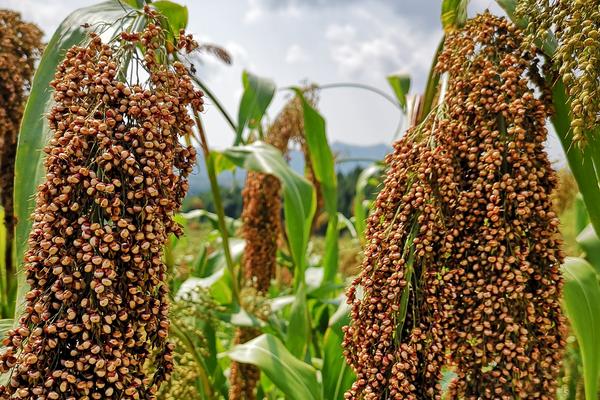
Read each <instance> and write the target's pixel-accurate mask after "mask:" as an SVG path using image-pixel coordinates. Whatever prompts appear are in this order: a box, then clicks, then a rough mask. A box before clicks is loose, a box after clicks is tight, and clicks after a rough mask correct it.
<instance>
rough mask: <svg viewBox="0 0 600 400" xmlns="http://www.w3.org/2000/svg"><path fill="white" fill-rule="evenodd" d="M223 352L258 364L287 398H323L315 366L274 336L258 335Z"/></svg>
mask: <svg viewBox="0 0 600 400" xmlns="http://www.w3.org/2000/svg"><path fill="white" fill-rule="evenodd" d="M227 355H228V356H229V358H231V359H232V360H234V361H237V362H241V363H245V364H253V365H256V366H257V367H259V368H260V370H261V371H262V372H263V373H264V374H265V375H267V377H268V378H269V379H270V380H271V381H272V382H273V383H274V384H275V386H277V388H279V390H281V391H282V392H283V393H284V394H285V396H286V398H287V399H291V400H321V399H323V397H322V396H321V384H320V383H319V381H318V380H317V370H316V369H314V368H313V367H312V366H310V365H308V364H306V363H304V362H302V361H300V360H299V359H297V358H296V357H294V356H293V355H292V354H291V353H290V352H289V351H288V350H287V349H286V348H285V346H284V345H283V343H281V341H280V340H279V339H277V338H276V337H275V336H272V335H268V334H265V335H261V336H259V337H257V338H256V339H253V340H251V341H249V342H246V343H244V344H241V345H238V346H235V347H234V348H233V349H231V350H229V351H228V352H227ZM327 398H328V399H329V397H327Z"/></svg>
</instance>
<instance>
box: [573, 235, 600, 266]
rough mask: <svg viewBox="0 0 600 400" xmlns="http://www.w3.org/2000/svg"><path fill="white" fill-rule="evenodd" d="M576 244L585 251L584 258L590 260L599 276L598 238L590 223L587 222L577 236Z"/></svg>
mask: <svg viewBox="0 0 600 400" xmlns="http://www.w3.org/2000/svg"><path fill="white" fill-rule="evenodd" d="M577 244H578V245H579V247H581V249H582V250H583V251H584V252H585V259H586V260H587V261H589V262H590V264H591V265H592V267H594V269H595V270H596V273H597V274H599V276H600V238H598V235H597V234H596V231H595V230H594V227H593V226H592V224H589V225H588V226H587V227H586V228H585V229H584V230H583V231H581V233H580V234H579V235H578V236H577Z"/></svg>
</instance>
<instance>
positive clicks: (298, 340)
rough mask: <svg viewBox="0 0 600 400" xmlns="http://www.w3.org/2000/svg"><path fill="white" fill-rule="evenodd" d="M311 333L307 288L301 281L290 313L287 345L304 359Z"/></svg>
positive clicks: (293, 352) (295, 354)
mask: <svg viewBox="0 0 600 400" xmlns="http://www.w3.org/2000/svg"><path fill="white" fill-rule="evenodd" d="M311 335H312V330H311V322H310V315H309V313H308V307H307V304H306V289H305V286H304V283H301V284H300V286H299V287H298V289H297V290H296V294H295V299H294V302H293V303H292V309H291V311H290V315H289V325H288V332H287V339H286V347H287V348H288V349H289V351H290V352H291V353H292V354H293V355H294V356H295V357H298V358H300V359H303V358H304V354H305V353H306V350H307V349H308V343H309V342H310V337H311Z"/></svg>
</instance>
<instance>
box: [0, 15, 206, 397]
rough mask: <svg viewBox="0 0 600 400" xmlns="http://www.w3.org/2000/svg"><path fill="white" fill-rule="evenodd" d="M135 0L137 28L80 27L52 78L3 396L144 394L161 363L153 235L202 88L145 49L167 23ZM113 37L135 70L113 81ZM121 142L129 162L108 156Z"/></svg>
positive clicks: (162, 320)
mask: <svg viewBox="0 0 600 400" xmlns="http://www.w3.org/2000/svg"><path fill="white" fill-rule="evenodd" d="M145 13H146V18H147V19H148V25H147V27H146V28H145V30H144V31H143V32H141V33H139V34H129V33H124V34H123V35H122V36H121V37H120V39H118V40H115V41H113V42H111V43H112V44H111V45H107V44H103V43H102V41H101V39H100V37H99V36H97V35H95V34H90V38H89V42H88V43H87V44H86V45H85V46H75V47H72V48H71V49H69V50H68V51H67V52H66V54H65V59H64V60H63V62H62V63H61V64H60V65H59V66H58V68H57V71H56V74H55V78H54V80H53V81H52V83H51V85H52V87H53V88H54V105H53V107H52V109H51V111H50V113H49V116H48V120H49V126H50V129H51V130H52V136H51V138H50V140H49V142H48V144H47V146H46V147H45V148H44V152H45V153H46V159H45V163H44V165H45V170H46V177H45V180H44V181H43V183H42V184H41V185H40V186H39V187H38V193H37V198H36V207H35V211H34V213H33V215H32V220H33V226H32V230H31V233H30V236H29V243H28V244H29V248H28V250H27V252H26V255H25V267H24V268H25V271H26V276H27V283H28V284H29V285H30V286H31V291H30V292H29V293H28V294H27V296H26V302H25V311H24V313H23V314H22V316H21V317H20V318H19V321H18V328H16V329H13V330H11V331H10V332H9V334H8V340H7V346H6V348H5V349H4V352H3V354H2V355H0V372H7V371H8V370H10V369H12V371H10V372H11V380H10V382H9V384H8V385H7V386H6V387H0V398H2V399H12V398H15V395H19V396H20V394H21V393H24V392H23V391H24V390H28V391H29V392H27V394H25V395H24V397H23V396H22V397H23V398H27V399H34V398H35V399H40V398H57V399H58V398H62V397H64V398H82V399H83V398H88V399H89V398H91V399H130V400H133V399H147V400H150V399H155V398H156V392H157V390H158V388H159V387H160V384H161V383H162V382H163V381H164V380H165V379H167V378H168V377H169V375H170V373H171V370H172V368H173V363H172V353H173V346H172V345H171V344H170V343H168V342H167V341H166V337H167V333H168V328H169V319H168V310H169V305H168V289H167V288H168V286H167V284H166V267H165V265H164V263H163V261H162V248H163V246H164V244H165V242H166V240H167V238H168V235H169V234H171V233H173V234H176V235H179V234H181V233H182V230H181V227H180V226H179V225H178V224H177V223H176V222H175V221H174V220H173V214H174V213H175V212H176V210H177V209H178V208H179V207H180V206H181V202H182V199H183V197H184V195H185V193H186V191H187V188H188V182H187V176H188V174H189V173H190V172H191V171H192V168H193V165H194V161H195V151H194V149H193V148H191V147H185V146H183V145H182V144H181V143H180V140H179V139H180V137H181V136H184V135H187V134H189V132H190V130H191V127H192V125H193V120H192V118H191V117H190V116H189V115H188V107H190V106H191V107H193V108H195V109H196V110H201V109H202V93H201V92H200V91H197V90H196V89H195V88H194V86H193V84H192V81H191V78H190V76H189V74H188V71H187V70H186V69H185V68H184V66H183V65H182V64H180V63H178V62H173V63H172V64H159V63H158V62H157V61H156V60H157V59H158V58H157V57H156V55H157V54H156V53H157V51H159V49H161V48H162V46H164V40H165V39H164V38H165V37H166V36H167V35H166V34H165V31H164V30H163V29H162V28H161V27H160V20H161V19H160V18H159V16H158V15H157V14H156V13H155V12H154V11H152V10H151V9H149V8H145ZM189 44H190V43H179V46H182V47H184V48H185V47H188V45H189ZM123 46H125V47H126V48H129V49H137V48H140V49H142V50H143V51H144V60H145V61H144V64H143V67H144V68H145V69H146V71H147V72H148V78H147V81H144V82H134V83H124V82H120V81H119V79H118V72H119V69H120V67H121V66H122V63H123V62H124V60H125V59H127V57H124V58H122V57H121V56H117V54H120V55H122V54H123V53H122V52H119V50H121V49H123V48H124V47H123ZM138 46H139V47H138ZM74 110H76V111H77V112H76V113H74V112H73V111H74ZM148 149H158V150H159V151H149V150H148ZM125 151H126V152H128V153H129V154H128V157H132V158H133V159H134V163H133V164H131V165H127V164H125V163H123V162H120V161H122V159H121V158H120V155H121V154H123V152H125ZM106 153H109V154H111V155H112V158H111V157H106V156H105V154H106ZM117 161H119V162H117ZM137 177H143V178H146V179H145V180H143V181H138V180H136V178H137ZM108 188H110V189H108ZM90 189H92V190H90ZM99 193H101V195H99ZM132 194H133V195H132ZM100 196H101V198H102V200H100V201H96V200H98V199H100ZM123 230H127V231H129V232H130V235H128V236H125V237H123V236H122V235H120V233H121V232H123ZM138 234H140V235H138ZM40 329H41V331H42V332H43V333H42V334H41V335H37V334H34V333H39V332H40ZM151 356H152V357H153V362H151V363H149V362H148V361H149V360H150V357H151ZM149 364H151V365H152V368H151V369H149V368H148V367H149ZM38 372H39V373H38Z"/></svg>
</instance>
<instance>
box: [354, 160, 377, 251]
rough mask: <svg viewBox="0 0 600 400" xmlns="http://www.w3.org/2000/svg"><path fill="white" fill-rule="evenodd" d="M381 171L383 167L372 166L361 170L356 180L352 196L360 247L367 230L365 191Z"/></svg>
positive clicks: (363, 242)
mask: <svg viewBox="0 0 600 400" xmlns="http://www.w3.org/2000/svg"><path fill="white" fill-rule="evenodd" d="M381 171H383V165H381V164H372V165H370V166H368V167H367V168H365V169H363V170H362V171H361V173H360V174H359V175H358V178H357V180H356V192H355V193H356V194H355V196H354V225H355V226H356V233H357V234H358V238H359V240H360V243H361V245H362V246H364V245H365V230H366V229H367V217H368V215H367V212H368V207H365V204H364V203H365V200H366V189H367V187H368V186H369V182H370V181H371V180H372V179H373V178H375V177H378V176H379V175H380V174H381Z"/></svg>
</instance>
